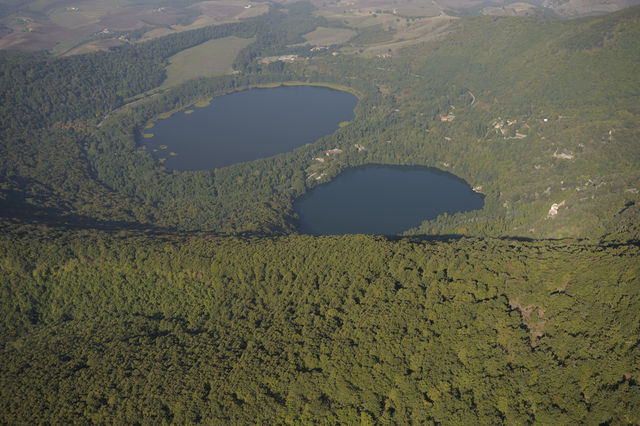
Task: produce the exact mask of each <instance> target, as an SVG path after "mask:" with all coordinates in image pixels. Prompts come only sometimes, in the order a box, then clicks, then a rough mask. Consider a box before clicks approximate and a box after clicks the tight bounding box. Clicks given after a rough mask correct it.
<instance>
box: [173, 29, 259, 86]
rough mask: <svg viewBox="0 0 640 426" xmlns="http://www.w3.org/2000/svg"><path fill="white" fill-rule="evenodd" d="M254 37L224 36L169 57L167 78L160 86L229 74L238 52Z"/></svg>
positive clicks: (175, 84)
mask: <svg viewBox="0 0 640 426" xmlns="http://www.w3.org/2000/svg"><path fill="white" fill-rule="evenodd" d="M253 41H254V39H250V38H240V37H235V36H231V37H225V38H221V39H218V40H211V41H208V42H206V43H202V44H200V45H198V46H195V47H192V48H191V49H187V50H184V51H182V52H180V53H178V54H176V55H174V56H172V57H170V58H169V63H170V65H169V66H168V67H167V79H166V80H165V81H164V83H162V86H161V87H162V88H168V87H172V86H177V85H178V84H180V83H184V82H185V81H187V80H191V79H194V78H198V77H214V76H218V75H224V74H229V73H231V71H233V69H232V68H231V65H232V64H233V60H234V59H235V58H236V55H237V54H238V52H239V51H240V50H241V49H243V48H244V47H246V46H247V45H249V44H250V43H252V42H253Z"/></svg>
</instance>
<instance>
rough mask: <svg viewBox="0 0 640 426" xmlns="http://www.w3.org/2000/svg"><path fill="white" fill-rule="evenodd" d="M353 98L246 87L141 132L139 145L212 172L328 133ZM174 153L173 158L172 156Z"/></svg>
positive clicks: (177, 163) (346, 114)
mask: <svg viewBox="0 0 640 426" xmlns="http://www.w3.org/2000/svg"><path fill="white" fill-rule="evenodd" d="M357 102H358V98H357V97H356V96H354V95H353V94H351V93H348V92H343V91H339V90H333V89H329V88H326V87H317V86H281V87H277V88H272V89H250V90H245V91H242V92H236V93H232V94H230V95H226V96H220V97H218V98H214V99H213V101H212V102H211V104H210V105H209V106H207V107H203V108H195V107H194V108H192V109H191V110H188V111H192V112H190V113H189V114H185V112H183V111H181V112H178V113H176V114H173V115H172V116H171V117H169V118H167V119H165V120H158V121H157V122H156V123H155V126H154V127H153V128H151V129H147V130H145V131H144V133H146V134H153V137H151V138H148V139H142V143H143V144H144V145H145V146H146V147H147V149H148V150H149V152H152V153H153V155H154V156H155V157H156V158H157V159H162V158H164V160H163V161H164V165H165V166H166V167H167V168H169V169H176V170H213V169H215V168H220V167H224V166H229V165H231V164H235V163H242V162H245V161H252V160H256V159H258V158H265V157H270V156H272V155H276V154H280V153H283V152H289V151H292V150H293V149H294V148H297V147H299V146H302V145H304V144H307V143H310V142H314V141H316V140H317V139H319V138H321V137H322V136H326V135H328V134H331V133H333V132H334V131H335V130H337V129H338V127H339V124H340V122H342V121H349V120H351V119H353V117H354V113H353V109H354V108H355V106H356V104H357ZM172 153H173V154H172Z"/></svg>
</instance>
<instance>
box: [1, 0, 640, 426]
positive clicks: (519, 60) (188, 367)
mask: <svg viewBox="0 0 640 426" xmlns="http://www.w3.org/2000/svg"><path fill="white" fill-rule="evenodd" d="M376 15H378V14H376ZM379 15H380V16H373V15H372V16H370V17H366V19H367V21H366V22H373V23H375V22H377V21H375V20H376V19H380V20H383V22H384V24H375V25H369V24H366V25H365V24H362V25H359V26H358V25H356V24H354V21H353V20H349V19H346V18H345V19H336V18H335V17H333V18H331V17H327V16H324V15H322V14H319V13H317V11H315V10H314V8H313V7H312V6H311V5H310V4H306V3H295V4H290V5H286V7H284V6H277V5H273V6H272V7H271V9H270V10H269V12H268V13H265V14H262V15H260V16H256V17H253V18H250V19H246V20H241V21H239V22H235V23H229V24H223V25H217V26H210V27H204V28H200V29H196V30H192V31H184V32H181V33H176V34H171V35H168V36H166V37H161V38H157V39H154V40H151V41H146V42H141V43H131V44H125V45H122V46H119V47H116V48H112V49H110V50H106V51H99V52H93V53H88V54H82V55H75V56H71V57H65V58H54V57H52V56H50V55H47V54H43V53H21V52H10V51H2V52H0V291H1V292H2V297H1V299H0V300H1V303H0V310H1V312H2V316H1V318H2V321H3V324H2V327H1V328H0V330H1V331H0V351H1V352H2V355H1V356H0V381H1V386H0V392H1V393H2V397H1V398H0V401H1V402H0V403H1V404H2V409H1V410H0V412H1V413H2V414H0V419H1V420H0V421H2V422H3V423H11V424H31V423H68V422H79V423H84V422H97V423H103V422H118V423H192V422H198V421H202V422H220V423H223V422H224V423H229V422H232V423H255V422H264V423H300V422H313V423H319V422H327V423H355V422H361V423H363V424H373V423H409V422H420V423H427V424H440V423H445V424H467V423H483V424H486V423H492V424H493V423H508V424H514V423H515V424H520V423H534V422H536V423H543V424H550V423H560V424H568V423H571V424H573V423H593V424H634V423H637V422H639V421H640V385H639V384H638V383H639V377H640V371H639V369H638V368H639V367H638V366H640V316H639V314H638V313H639V312H640V306H639V304H640V281H639V278H638V277H639V276H640V273H639V272H640V271H639V270H638V269H639V267H640V262H638V250H639V248H638V239H639V237H640V227H639V225H638V224H639V223H640V203H639V202H640V200H639V197H640V195H639V190H640V188H639V185H640V181H639V179H640V169H639V168H638V164H640V145H638V137H639V130H640V128H639V127H638V122H639V119H638V115H639V114H640V110H639V106H638V99H640V78H639V77H638V76H640V45H639V44H640V19H639V18H640V8H630V9H625V10H622V11H620V12H616V13H613V14H609V15H603V16H596V17H589V18H582V19H579V20H564V21H563V20H558V19H556V18H552V17H549V16H547V15H545V14H533V15H532V16H527V17H491V16H469V17H449V18H447V21H446V23H442V24H440V23H438V22H440V21H435V19H436V18H433V19H434V21H433V22H436V23H437V25H436V24H434V26H433V29H432V30H433V31H434V33H435V34H436V35H437V37H433V38H429V37H425V38H424V39H418V41H415V40H414V41H413V42H411V43H405V42H406V41H407V40H405V39H403V37H405V36H406V37H409V35H411V34H414V33H412V31H414V30H413V29H412V28H414V27H416V26H419V25H424V24H425V23H424V21H421V20H420V19H416V18H410V17H404V16H400V15H396V14H395V13H393V12H389V11H387V12H385V11H381V12H380V13H379ZM438 19H439V18H438ZM427 22H432V21H427ZM443 22H444V21H443ZM412 25H413V27H412ZM429 25H431V24H429ZM420 28H423V27H420ZM318 29H320V30H318ZM327 29H328V30H327ZM327 31H328V32H331V31H335V32H336V33H340V31H342V32H341V33H340V34H353V36H351V35H349V36H348V37H351V38H348V39H346V40H343V41H340V42H336V43H335V44H331V45H326V46H325V45H322V46H321V48H319V49H312V48H313V47H318V45H317V44H314V43H312V42H310V41H309V38H310V36H309V34H312V33H313V34H316V36H317V34H321V35H322V34H325V35H324V36H323V37H326V34H327ZM399 34H400V36H399ZM414 35H415V34H414ZM229 36H236V37H241V38H244V39H250V40H251V43H249V44H248V45H247V46H246V47H244V48H243V49H242V50H241V51H240V53H239V54H238V55H237V57H236V59H235V61H234V63H233V68H234V72H233V73H231V74H228V75H223V76H217V77H207V78H199V79H195V80H190V81H187V82H185V83H182V84H180V85H177V86H174V87H169V88H161V87H160V85H161V84H162V82H163V81H164V79H165V78H166V67H167V65H168V63H169V59H170V58H171V57H172V56H173V55H175V54H176V53H178V52H182V51H185V50H187V49H190V48H192V47H194V46H199V45H201V44H202V43H204V42H206V41H209V40H214V39H215V40H218V39H223V38H225V37H229ZM335 40H338V39H335ZM387 46H388V48H387ZM371 52H374V53H371ZM282 55H291V57H293V58H294V60H291V61H281V60H278V59H277V58H278V57H279V56H282ZM274 58H276V59H274ZM279 84H321V85H328V86H331V87H335V88H341V89H343V90H349V91H352V92H353V93H355V94H357V96H358V98H359V103H358V105H357V107H356V109H355V114H356V116H355V118H354V119H353V120H352V121H351V122H349V123H346V124H345V125H344V126H341V127H340V129H339V130H337V131H336V132H335V133H333V134H331V135H329V136H326V137H323V138H321V139H320V140H318V141H316V142H314V143H313V144H308V145H305V146H303V147H300V148H298V149H296V150H294V151H293V152H288V153H282V154H279V155H276V156H274V157H270V158H265V159H260V160H256V161H253V162H250V163H242V164H236V165H232V166H229V167H225V168H221V169H216V170H215V171H190V172H177V171H168V170H166V169H165V168H164V167H163V166H162V164H159V163H157V162H156V161H154V159H153V157H152V156H151V155H150V153H149V152H146V151H145V150H144V149H143V148H142V147H141V145H140V144H139V143H138V138H139V137H140V134H141V132H142V131H143V130H144V128H145V127H147V126H148V125H149V124H150V123H152V122H153V121H154V120H156V119H158V118H159V117H162V116H166V115H167V114H170V113H173V112H176V111H180V110H182V109H184V108H187V107H191V106H193V105H194V104H197V103H199V102H206V101H207V100H209V99H211V98H212V97H215V96H219V95H221V94H226V93H230V92H233V91H237V90H243V89H247V88H251V87H255V86H273V85H279ZM333 148H339V149H340V150H341V151H342V153H341V154H339V155H335V156H331V157H328V156H325V157H326V158H325V161H323V162H318V161H315V160H314V158H317V157H318V156H324V152H325V151H326V150H328V149H333ZM364 164H394V165H420V166H430V167H437V168H440V169H442V170H446V171H448V172H451V173H454V174H455V175H457V176H459V177H461V178H463V179H465V180H466V181H467V182H468V183H469V184H471V185H472V186H473V187H474V188H476V190H477V191H480V192H482V193H483V194H484V195H485V205H484V208H483V209H481V210H478V211H473V212H467V213H458V214H455V215H450V216H449V215H442V216H440V217H438V218H436V219H434V220H430V221H425V222H423V223H422V224H421V225H420V226H419V227H417V228H415V229H411V230H407V232H406V233H405V235H404V236H399V237H397V238H392V239H389V238H381V237H375V236H361V235H360V236H358V235H355V236H342V237H311V236H303V235H298V232H297V230H296V224H297V220H298V218H297V217H296V214H295V212H294V211H293V208H292V202H293V200H294V199H295V198H296V197H298V196H300V195H302V194H304V193H306V192H307V191H309V190H311V189H313V188H314V187H315V186H317V185H319V184H322V183H324V182H327V181H329V180H331V179H333V178H335V177H336V176H337V175H338V174H339V173H340V172H341V171H343V170H345V169H347V168H350V167H354V166H359V165H364ZM312 175H316V176H317V175H321V176H322V179H320V180H316V179H309V176H312Z"/></svg>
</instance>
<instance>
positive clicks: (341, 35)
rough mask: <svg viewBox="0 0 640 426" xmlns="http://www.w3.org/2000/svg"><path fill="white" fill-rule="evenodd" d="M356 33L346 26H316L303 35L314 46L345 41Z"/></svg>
mask: <svg viewBox="0 0 640 426" xmlns="http://www.w3.org/2000/svg"><path fill="white" fill-rule="evenodd" d="M356 34H357V33H356V32H355V31H353V30H349V29H346V28H326V27H318V28H316V29H315V31H312V32H310V33H308V34H305V35H304V38H305V40H307V41H308V42H309V43H310V44H313V45H316V46H330V45H332V44H341V43H345V42H346V41H348V40H349V39H351V38H352V37H354V36H355V35H356Z"/></svg>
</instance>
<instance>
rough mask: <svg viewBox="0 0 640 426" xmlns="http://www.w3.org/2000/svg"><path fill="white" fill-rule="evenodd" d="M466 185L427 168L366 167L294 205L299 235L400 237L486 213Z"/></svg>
mask: <svg viewBox="0 0 640 426" xmlns="http://www.w3.org/2000/svg"><path fill="white" fill-rule="evenodd" d="M483 205H484V196H483V195H481V194H478V193H476V192H474V191H473V190H472V189H471V187H470V186H469V185H468V184H467V183H466V182H465V181H464V180H462V179H460V178H458V177H456V176H454V175H452V174H450V173H445V172H442V171H439V170H437V169H432V168H426V167H400V166H379V165H372V166H362V167H356V168H353V169H350V170H347V171H345V172H344V173H342V174H340V175H339V176H338V177H336V178H335V179H334V180H333V181H331V182H329V183H326V184H323V185H320V186H318V187H316V188H314V189H312V190H311V191H309V192H308V193H307V194H305V195H303V196H302V197H300V198H298V199H297V200H296V201H295V202H294V209H295V211H296V212H297V213H298V215H299V216H300V225H299V230H300V232H302V233H305V234H312V235H341V234H377V235H398V234H401V233H402V232H404V231H407V230H408V229H410V228H413V227H416V226H418V225H420V224H421V223H422V221H423V220H426V219H434V218H435V217H437V216H438V215H441V214H443V213H445V212H446V213H447V214H453V213H456V212H464V211H470V210H476V209H480V208H482V206H483Z"/></svg>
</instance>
